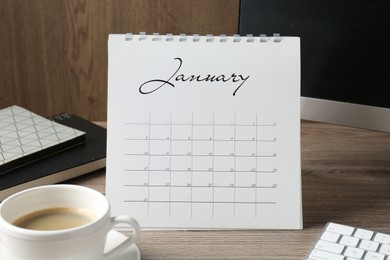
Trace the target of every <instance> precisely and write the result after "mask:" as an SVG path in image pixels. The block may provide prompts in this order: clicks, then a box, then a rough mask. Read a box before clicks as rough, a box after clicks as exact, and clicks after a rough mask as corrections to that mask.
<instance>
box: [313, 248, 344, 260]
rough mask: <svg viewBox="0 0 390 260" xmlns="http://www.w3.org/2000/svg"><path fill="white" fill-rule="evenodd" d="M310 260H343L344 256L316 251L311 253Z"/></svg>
mask: <svg viewBox="0 0 390 260" xmlns="http://www.w3.org/2000/svg"><path fill="white" fill-rule="evenodd" d="M309 259H313V260H343V259H344V256H342V255H338V254H334V253H329V252H325V251H321V250H317V249H314V250H313V251H311V254H310V256H309Z"/></svg>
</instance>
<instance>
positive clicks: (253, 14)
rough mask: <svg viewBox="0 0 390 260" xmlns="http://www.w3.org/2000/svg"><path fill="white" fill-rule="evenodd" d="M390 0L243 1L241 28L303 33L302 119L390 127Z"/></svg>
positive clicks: (243, 30)
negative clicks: (389, 39)
mask: <svg viewBox="0 0 390 260" xmlns="http://www.w3.org/2000/svg"><path fill="white" fill-rule="evenodd" d="M389 28H390V1H382V0H343V1H332V0H316V1H312V0H299V1H296V0H241V2H240V24H239V32H240V34H241V35H246V34H253V35H259V34H267V35H272V34H273V33H280V34H281V35H282V36H283V35H284V36H299V37H300V38H301V96H302V97H301V118H302V119H308V120H314V121H321V122H328V123H335V124H341V125H347V126H353V127H360V128H367V129H373V130H379V131H386V132H390V42H389V41H388V40H387V39H388V38H389V35H388V34H389V33H388V32H389Z"/></svg>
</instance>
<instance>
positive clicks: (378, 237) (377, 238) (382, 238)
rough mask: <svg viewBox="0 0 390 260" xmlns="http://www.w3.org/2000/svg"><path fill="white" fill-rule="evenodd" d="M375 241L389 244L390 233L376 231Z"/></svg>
mask: <svg viewBox="0 0 390 260" xmlns="http://www.w3.org/2000/svg"><path fill="white" fill-rule="evenodd" d="M374 241H375V242H378V243H381V244H389V245H390V235H387V234H383V233H376V235H375V237H374Z"/></svg>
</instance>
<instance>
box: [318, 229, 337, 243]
mask: <svg viewBox="0 0 390 260" xmlns="http://www.w3.org/2000/svg"><path fill="white" fill-rule="evenodd" d="M339 238H340V234H336V233H333V232H329V231H324V233H322V236H321V239H322V240H326V241H329V242H337V241H338V240H339Z"/></svg>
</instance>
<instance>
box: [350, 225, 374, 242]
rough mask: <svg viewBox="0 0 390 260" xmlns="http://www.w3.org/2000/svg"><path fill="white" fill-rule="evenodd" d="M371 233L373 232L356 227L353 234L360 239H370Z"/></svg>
mask: <svg viewBox="0 0 390 260" xmlns="http://www.w3.org/2000/svg"><path fill="white" fill-rule="evenodd" d="M373 234H374V232H372V231H370V230H366V229H361V228H358V229H357V230H356V232H355V234H354V235H353V236H354V237H358V238H361V239H367V240H370V239H371V238H372V235H373Z"/></svg>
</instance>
